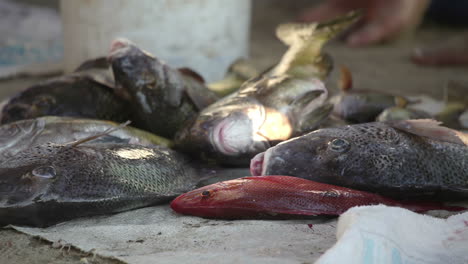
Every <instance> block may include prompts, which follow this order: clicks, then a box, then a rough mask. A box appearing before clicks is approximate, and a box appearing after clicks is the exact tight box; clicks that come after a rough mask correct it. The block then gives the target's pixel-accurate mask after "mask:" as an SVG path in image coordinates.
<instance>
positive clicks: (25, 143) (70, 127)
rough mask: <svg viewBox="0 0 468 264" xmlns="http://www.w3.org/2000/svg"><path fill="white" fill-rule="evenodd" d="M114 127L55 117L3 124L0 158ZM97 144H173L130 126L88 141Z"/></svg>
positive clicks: (104, 123)
mask: <svg viewBox="0 0 468 264" xmlns="http://www.w3.org/2000/svg"><path fill="white" fill-rule="evenodd" d="M117 126H118V124H117V123H114V122H111V121H103V120H93V119H77V118H72V117H58V116H45V117H38V118H35V119H25V120H20V121H16V122H12V123H8V124H4V125H2V126H0V160H4V159H5V158H8V157H11V156H14V155H16V154H17V153H19V152H22V151H23V150H26V149H29V148H31V147H34V146H38V145H42V144H46V143H55V144H65V143H69V142H73V141H77V140H80V139H83V138H87V137H90V136H94V135H96V134H99V133H103V132H105V131H107V130H109V129H112V128H116V127H117ZM96 143H123V144H135V145H141V146H147V147H149V146H155V145H161V146H165V147H170V146H172V144H171V142H170V141H169V140H168V139H165V138H161V137H159V136H156V135H153V134H151V133H149V132H146V131H143V130H140V129H136V128H132V127H124V128H121V129H118V130H116V131H112V132H110V133H108V134H106V135H104V136H101V137H99V138H97V139H95V140H91V141H89V142H87V144H96Z"/></svg>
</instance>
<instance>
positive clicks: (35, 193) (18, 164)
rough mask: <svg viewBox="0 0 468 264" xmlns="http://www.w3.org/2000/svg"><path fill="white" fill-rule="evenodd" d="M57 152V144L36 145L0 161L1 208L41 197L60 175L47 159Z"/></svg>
mask: <svg viewBox="0 0 468 264" xmlns="http://www.w3.org/2000/svg"><path fill="white" fill-rule="evenodd" d="M54 151H55V147H53V145H50V146H39V147H34V148H32V149H28V150H25V151H23V152H21V153H18V154H17V155H15V156H14V157H12V158H10V159H7V160H5V161H3V162H2V163H0V207H11V206H15V207H16V206H21V205H27V204H30V203H32V202H35V201H40V200H41V197H42V195H44V194H45V193H46V192H47V191H48V190H49V188H50V187H51V185H52V184H53V183H54V182H55V180H56V178H57V175H58V174H59V168H56V167H55V166H54V165H53V164H52V162H51V161H50V160H49V159H48V158H47V156H48V155H49V154H50V153H53V152H54Z"/></svg>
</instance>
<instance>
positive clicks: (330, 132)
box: [250, 123, 400, 184]
mask: <svg viewBox="0 0 468 264" xmlns="http://www.w3.org/2000/svg"><path fill="white" fill-rule="evenodd" d="M399 141H400V140H399V135H398V134H397V133H396V132H395V130H393V129H391V128H388V127H386V126H385V125H383V124H381V123H368V124H362V125H354V126H345V127H340V128H327V129H320V130H317V131H314V132H311V133H309V134H307V135H304V136H301V137H297V138H293V139H290V140H288V141H285V142H282V143H280V144H278V145H277V146H275V147H272V148H270V149H268V150H267V151H265V152H263V153H260V154H258V155H257V156H255V157H254V158H253V159H252V160H251V166H250V170H251V173H252V175H288V176H297V177H301V178H308V179H313V180H315V181H319V182H326V183H329V184H338V183H339V184H344V183H346V182H348V181H350V180H351V179H349V178H347V175H349V174H350V172H352V174H353V175H368V174H373V173H374V172H375V170H385V169H389V168H387V167H386V166H387V165H388V164H389V163H390V162H391V159H392V157H395V151H397V148H395V144H398V142H399ZM396 156H398V155H396ZM375 175H377V172H375Z"/></svg>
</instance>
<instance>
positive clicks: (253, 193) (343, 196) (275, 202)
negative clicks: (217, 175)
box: [171, 176, 466, 219]
mask: <svg viewBox="0 0 468 264" xmlns="http://www.w3.org/2000/svg"><path fill="white" fill-rule="evenodd" d="M375 204H385V205H389V206H400V207H404V208H407V209H410V210H413V211H415V212H425V211H428V210H436V209H443V210H450V211H460V210H464V209H466V208H462V207H454V206H453V207H452V206H444V205H442V204H441V203H434V202H419V203H416V202H399V201H396V200H392V199H389V198H385V197H383V196H380V195H378V194H373V193H369V192H363V191H358V190H353V189H349V188H344V187H339V186H334V185H329V184H323V183H318V182H314V181H310V180H305V179H302V178H296V177H290V176H256V177H245V178H240V179H235V180H230V181H224V182H219V183H215V184H212V185H208V186H205V187H202V188H199V189H196V190H194V191H191V192H188V193H185V194H182V195H180V196H179V197H177V198H176V199H174V200H173V201H172V203H171V208H172V209H173V210H174V211H176V212H178V213H181V214H188V215H195V216H200V217H206V218H221V219H242V218H243V219H245V218H257V219H258V218H268V219H274V218H278V219H285V218H292V217H294V218H296V217H298V216H315V215H340V214H341V213H344V212H345V211H346V210H348V209H349V208H351V207H354V206H360V205H375Z"/></svg>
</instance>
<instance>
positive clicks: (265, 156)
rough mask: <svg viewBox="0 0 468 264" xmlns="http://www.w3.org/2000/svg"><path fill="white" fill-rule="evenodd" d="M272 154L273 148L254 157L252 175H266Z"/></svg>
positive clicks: (251, 162) (251, 166)
mask: <svg viewBox="0 0 468 264" xmlns="http://www.w3.org/2000/svg"><path fill="white" fill-rule="evenodd" d="M270 156H271V148H269V149H267V150H266V151H265V152H262V153H259V154H257V155H256V156H255V157H253V159H251V160H250V174H252V176H263V175H266V173H267V168H268V160H269V159H270Z"/></svg>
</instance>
